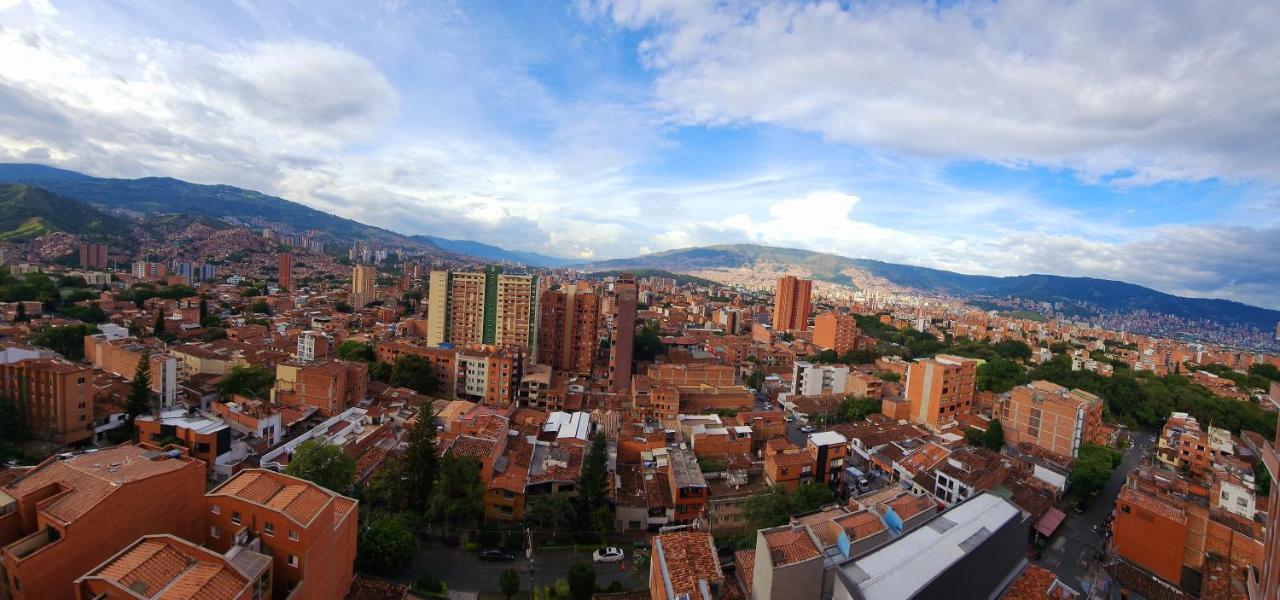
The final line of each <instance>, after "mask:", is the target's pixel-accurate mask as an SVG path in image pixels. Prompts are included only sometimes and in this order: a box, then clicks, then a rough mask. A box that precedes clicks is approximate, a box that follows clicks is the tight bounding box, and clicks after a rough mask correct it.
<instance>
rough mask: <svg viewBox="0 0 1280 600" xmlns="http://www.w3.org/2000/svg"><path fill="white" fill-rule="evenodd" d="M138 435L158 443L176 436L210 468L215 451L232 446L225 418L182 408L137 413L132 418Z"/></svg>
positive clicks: (217, 453)
mask: <svg viewBox="0 0 1280 600" xmlns="http://www.w3.org/2000/svg"><path fill="white" fill-rule="evenodd" d="M133 426H134V429H135V431H136V435H137V439H139V440H141V441H143V442H147V443H151V444H158V443H159V442H160V441H161V440H165V439H176V440H178V443H180V444H181V445H183V446H185V447H186V448H187V455H188V456H190V457H192V458H196V459H199V460H201V461H204V463H205V467H206V468H207V470H210V471H212V470H213V468H214V465H215V464H216V462H217V458H218V455H220V454H223V453H224V452H227V451H229V450H231V426H230V425H228V424H227V422H226V421H223V420H221V419H217V418H208V417H204V416H200V415H192V414H188V412H187V411H185V410H182V409H170V410H165V411H161V412H160V414H159V415H140V416H139V417H138V418H137V419H135V420H134V422H133Z"/></svg>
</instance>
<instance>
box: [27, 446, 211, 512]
mask: <svg viewBox="0 0 1280 600" xmlns="http://www.w3.org/2000/svg"><path fill="white" fill-rule="evenodd" d="M189 464H191V460H190V459H187V458H164V457H163V455H161V454H159V453H156V452H155V451H153V450H150V449H147V448H144V447H142V446H137V445H133V444H126V445H122V446H116V447H114V448H108V449H105V450H100V451H98V452H92V453H84V454H78V455H75V456H71V457H68V458H66V459H59V458H58V457H53V458H50V459H48V460H46V461H44V462H43V463H41V464H40V465H39V466H37V467H35V468H34V469H32V470H31V471H29V472H27V473H26V474H25V475H23V476H22V477H19V478H17V479H15V480H13V481H12V482H10V483H9V485H8V486H7V487H6V488H5V491H6V492H7V493H8V494H9V495H10V496H14V497H21V496H25V495H26V494H29V493H32V492H34V491H36V490H39V489H42V488H45V487H47V486H50V485H59V486H61V487H62V488H63V489H64V490H66V492H67V493H66V495H64V496H62V497H61V498H59V499H56V500H54V501H52V502H50V503H49V504H48V505H46V506H45V507H44V510H45V511H46V512H47V513H48V514H49V516H51V517H53V518H55V519H58V520H60V521H62V522H64V523H70V522H72V521H74V520H76V519H77V518H79V517H80V516H82V515H84V514H85V513H86V512H88V511H89V510H90V509H92V508H93V507H94V506H96V505H97V504H98V503H99V502H101V501H102V500H103V498H106V497H107V496H108V495H110V494H112V493H114V492H115V491H116V490H117V489H120V488H121V487H122V486H124V485H128V484H130V483H133V482H135V481H139V480H142V479H146V478H149V477H154V476H157V475H163V474H166V473H171V472H174V471H177V470H180V469H182V468H183V467H185V466H187V465H189Z"/></svg>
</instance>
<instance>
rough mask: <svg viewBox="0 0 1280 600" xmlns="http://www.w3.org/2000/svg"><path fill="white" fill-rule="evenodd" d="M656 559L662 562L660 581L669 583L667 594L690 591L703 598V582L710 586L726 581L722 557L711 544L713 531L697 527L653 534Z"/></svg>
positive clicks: (665, 584) (654, 556) (689, 594)
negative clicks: (698, 530)
mask: <svg viewBox="0 0 1280 600" xmlns="http://www.w3.org/2000/svg"><path fill="white" fill-rule="evenodd" d="M653 548H654V552H653V560H658V561H661V562H660V563H659V567H660V572H661V573H662V574H663V576H662V577H661V578H660V584H661V585H663V586H668V587H669V590H667V597H669V598H674V597H676V596H680V595H682V594H687V595H688V596H689V597H690V598H702V592H701V591H700V589H699V588H700V582H706V583H707V585H708V586H710V585H711V584H713V583H717V582H722V581H724V573H723V572H722V571H721V570H720V559H719V558H718V557H716V551H715V548H714V547H712V544H711V534H708V533H701V532H697V531H673V532H670V533H662V534H659V535H657V536H655V537H654V538H653Z"/></svg>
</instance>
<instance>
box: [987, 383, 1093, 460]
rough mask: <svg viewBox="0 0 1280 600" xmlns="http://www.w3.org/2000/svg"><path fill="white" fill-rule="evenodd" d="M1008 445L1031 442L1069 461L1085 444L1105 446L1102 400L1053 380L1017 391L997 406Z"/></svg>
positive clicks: (1015, 389)
mask: <svg viewBox="0 0 1280 600" xmlns="http://www.w3.org/2000/svg"><path fill="white" fill-rule="evenodd" d="M996 414H997V416H998V417H999V418H1000V425H1001V426H1002V427H1003V428H1004V439H1005V443H1007V444H1019V443H1024V442H1025V443H1028V444H1032V445H1034V446H1037V447H1039V448H1042V449H1044V450H1046V451H1048V452H1051V453H1053V454H1054V455H1057V456H1060V457H1063V458H1065V459H1067V460H1068V461H1069V460H1071V459H1074V458H1075V457H1076V456H1077V455H1078V454H1079V452H1080V446H1081V444H1084V443H1091V444H1103V443H1105V441H1106V440H1104V439H1103V433H1102V399H1101V398H1099V397H1097V396H1095V395H1093V394H1090V393H1089V392H1086V391H1084V390H1069V389H1067V388H1065V387H1062V386H1060V385H1058V384H1056V383H1052V382H1049V381H1033V382H1031V383H1030V384H1028V385H1020V386H1018V387H1015V388H1013V391H1012V392H1011V393H1010V394H1009V397H1008V399H1006V400H1004V401H1003V402H1000V403H999V405H998V406H997V407H996Z"/></svg>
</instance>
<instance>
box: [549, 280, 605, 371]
mask: <svg viewBox="0 0 1280 600" xmlns="http://www.w3.org/2000/svg"><path fill="white" fill-rule="evenodd" d="M538 310H539V315H538V354H539V357H538V362H540V363H542V364H545V365H551V366H552V367H555V368H556V369H558V370H560V371H567V372H570V373H577V374H579V375H590V374H591V368H592V366H593V363H594V359H595V355H596V348H597V347H598V344H599V342H598V338H599V336H600V297H599V296H597V295H596V294H594V293H591V292H590V291H585V292H580V291H578V288H577V286H572V285H571V286H569V287H568V288H565V289H559V290H547V291H545V292H543V293H542V298H541V299H540V300H539V301H538Z"/></svg>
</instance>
